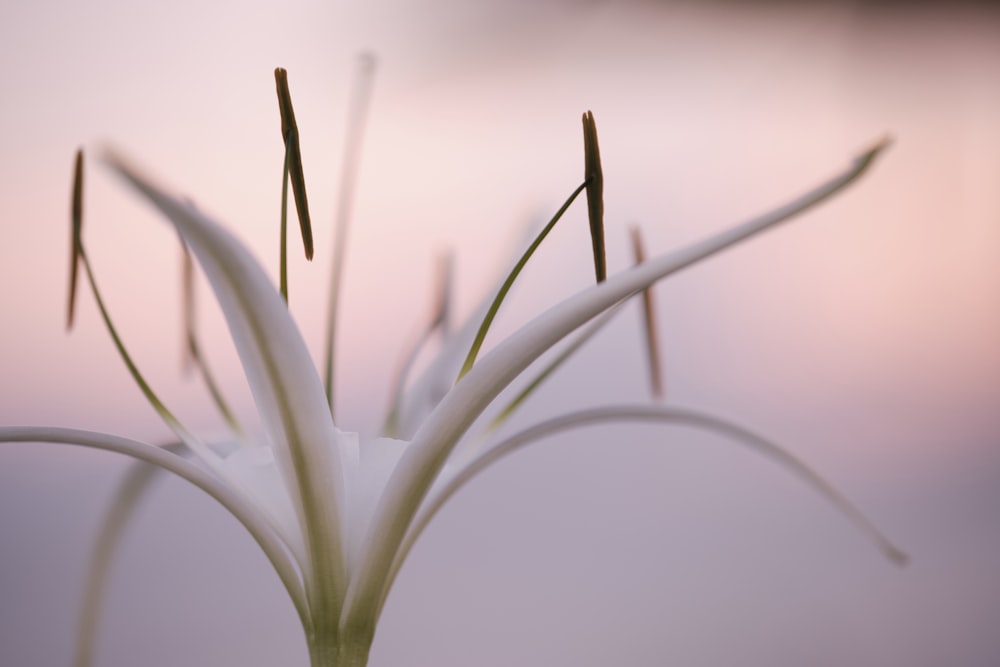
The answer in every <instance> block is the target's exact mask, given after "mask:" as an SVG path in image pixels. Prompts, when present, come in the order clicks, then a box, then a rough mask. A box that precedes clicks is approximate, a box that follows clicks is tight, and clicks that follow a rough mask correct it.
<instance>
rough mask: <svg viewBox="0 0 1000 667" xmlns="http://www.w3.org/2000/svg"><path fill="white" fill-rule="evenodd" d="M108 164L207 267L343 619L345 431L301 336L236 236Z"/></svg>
mask: <svg viewBox="0 0 1000 667" xmlns="http://www.w3.org/2000/svg"><path fill="white" fill-rule="evenodd" d="M106 159H107V162H108V164H109V165H110V166H111V167H112V168H113V169H114V170H115V171H116V172H118V173H119V174H120V175H121V176H123V177H124V178H125V179H126V180H127V181H128V182H129V183H131V184H132V185H133V186H134V187H135V188H136V189H137V190H138V191H139V192H140V193H142V194H143V195H144V196H145V197H146V198H147V199H149V201H150V202H151V203H152V204H154V205H155V206H156V208H158V209H159V210H160V211H161V212H162V213H163V214H164V215H165V216H166V217H167V218H168V219H169V220H170V221H171V222H172V223H173V225H174V227H175V228H176V229H177V231H178V232H179V233H180V234H181V236H182V237H183V238H184V241H185V242H186V243H187V244H188V246H189V247H190V248H191V251H192V252H193V253H194V255H195V257H196V258H197V259H198V261H199V263H200V264H201V266H202V269H203V270H204V271H205V275H206V276H207V277H208V280H209V282H210V284H211V285H212V289H213V290H214V291H215V295H216V298H217V299H218V300H219V305H220V306H221V307H222V310H223V313H224V314H225V317H226V322H227V324H228V325H229V331H230V333H231V335H232V337H233V341H234V342H235V344H236V349H237V352H238V353H239V356H240V361H241V362H242V364H243V369H244V372H245V373H246V375H247V381H248V382H249V384H250V389H251V391H252V392H253V396H254V400H255V402H256V404H257V409H258V410H259V412H260V415H261V420H262V422H263V425H264V428H265V429H266V432H267V435H268V437H269V438H271V441H272V445H273V446H274V452H275V455H276V458H277V461H278V464H279V467H280V470H281V473H282V475H283V477H284V479H285V484H286V486H287V488H288V491H289V492H290V494H291V496H292V500H293V502H294V504H295V510H296V513H297V515H298V520H299V524H300V529H301V532H302V534H303V536H304V538H305V541H306V546H307V549H308V552H309V561H310V563H309V565H310V570H309V572H308V573H307V579H308V580H309V581H310V585H309V586H307V590H308V591H309V593H310V595H311V596H317V599H315V600H311V602H312V605H313V611H314V613H316V614H321V615H323V616H326V615H327V614H332V615H334V616H336V614H337V613H338V612H337V611H336V610H339V607H340V604H339V602H340V599H341V597H342V594H343V590H344V586H345V578H346V573H345V569H344V554H343V545H342V544H341V542H340V525H341V521H342V520H341V517H340V514H339V512H340V510H339V505H340V504H341V503H342V502H343V499H342V487H343V474H342V471H341V466H340V459H339V451H338V447H337V445H336V443H337V440H338V437H339V436H340V432H339V431H338V430H337V429H336V427H335V426H334V424H333V419H332V418H331V416H330V411H329V406H328V405H327V402H326V395H325V393H324V391H323V385H322V383H321V382H320V379H319V375H318V374H317V372H316V368H315V366H314V365H313V362H312V358H311V357H310V355H309V351H308V350H307V349H306V345H305V342H304V341H303V340H302V335H301V334H300V332H299V330H298V328H297V327H296V325H295V323H294V321H293V320H292V318H291V315H290V314H289V312H288V309H287V307H286V305H285V303H284V301H283V300H282V298H281V296H280V295H279V294H278V292H277V290H276V289H275V288H274V285H273V284H272V283H271V281H270V279H269V278H268V277H267V274H266V273H265V272H264V270H263V269H262V268H261V266H260V265H259V264H258V262H257V260H256V259H254V258H253V256H251V255H250V253H249V252H248V251H247V249H246V248H245V247H244V246H243V245H242V244H241V243H240V242H239V241H237V240H236V238H235V237H234V236H233V235H232V234H230V233H229V232H228V231H227V230H225V229H224V228H223V227H222V226H220V225H219V224H217V223H216V222H214V221H212V220H210V219H209V218H208V217H207V216H205V215H204V214H203V213H201V212H200V211H198V210H197V209H195V208H194V207H193V206H192V205H190V204H187V203H185V202H182V201H181V200H180V199H178V198H176V197H174V196H172V195H170V194H168V193H166V192H165V191H164V190H163V189H161V188H159V187H157V186H155V185H153V183H152V182H151V181H150V180H148V179H147V178H145V177H144V176H142V175H141V174H140V172H139V171H138V170H137V169H135V168H134V167H132V166H130V165H128V164H127V163H126V162H125V161H124V160H123V159H122V158H120V157H119V156H116V155H114V154H110V155H108V156H107V158H106Z"/></svg>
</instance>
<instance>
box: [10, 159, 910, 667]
mask: <svg viewBox="0 0 1000 667" xmlns="http://www.w3.org/2000/svg"><path fill="white" fill-rule="evenodd" d="M882 147H883V145H882V144H880V145H878V146H876V147H875V148H873V149H872V150H870V151H868V152H866V153H865V154H863V155H862V156H861V157H859V158H858V159H857V160H856V161H855V162H854V163H853V164H852V165H851V167H850V168H849V169H847V170H846V171H845V172H843V173H842V174H840V175H838V176H836V177H835V178H833V179H831V180H830V181H828V182H827V183H825V184H823V185H821V186H820V187H818V188H816V189H815V190H813V191H811V192H809V193H806V194H805V195H803V196H802V197H800V198H798V199H796V200H794V201H792V202H791V203H789V204H787V205H786V206H783V207H781V208H779V209H777V210H775V211H774V212H772V213H769V214H767V215H764V216H761V217H759V218H756V219H754V220H751V221H749V222H746V223H744V224H742V225H738V226H736V227H733V228H732V229H729V230H727V231H725V232H723V233H720V234H718V235H715V236H712V237H711V238H708V239H706V240H704V241H702V242H700V243H697V244H694V245H692V246H689V247H687V248H683V249H681V250H678V251H676V252H674V253H671V254H668V255H663V256H660V257H657V258H654V259H652V260H650V261H648V262H646V263H644V264H641V265H639V266H637V267H635V268H632V269H629V270H627V271H624V272H621V273H619V274H617V275H613V276H611V277H609V278H608V279H607V280H606V281H605V282H603V283H600V284H598V285H596V286H593V287H590V288H588V289H585V290H583V291H582V292H580V293H579V294H577V295H576V296H573V297H571V298H569V299H567V300H565V301H564V302H562V303H560V304H558V305H556V306H554V307H553V308H551V309H549V310H548V311H546V312H544V313H542V314H541V315H539V316H538V317H537V318H535V319H534V320H533V321H531V322H529V323H528V324H526V325H525V326H523V327H522V328H521V329H520V330H518V331H517V332H515V333H514V334H513V335H511V336H510V337H509V338H507V339H506V340H504V341H502V342H501V343H499V344H498V345H496V346H495V347H494V349H493V350H492V351H491V352H490V353H489V354H486V355H484V356H483V357H482V358H481V359H479V361H478V362H477V363H476V364H475V365H474V366H473V367H472V369H471V371H470V372H468V373H467V374H466V375H465V376H464V377H462V379H461V380H460V381H459V382H457V383H456V384H454V385H451V384H450V378H452V377H454V375H453V374H452V373H454V370H455V368H457V364H456V359H457V361H460V357H455V354H454V353H455V352H456V351H457V352H458V354H459V355H460V354H461V353H462V352H464V350H465V348H466V346H467V344H468V343H467V341H468V340H469V339H470V338H471V335H472V333H474V331H475V325H476V324H477V323H478V322H477V320H476V319H473V320H472V322H471V324H467V325H464V326H462V327H459V329H458V330H457V331H455V332H452V334H451V336H452V337H451V338H449V339H448V340H449V341H451V343H450V344H447V345H445V346H444V351H443V352H442V354H441V356H440V357H439V358H438V359H437V360H436V362H434V363H432V364H431V366H430V369H429V370H428V371H427V373H425V375H424V378H423V379H422V380H419V381H417V382H416V383H414V385H413V387H414V388H413V389H412V390H411V392H410V393H409V394H408V395H406V396H404V398H403V400H402V402H401V404H400V405H401V413H400V415H399V419H400V421H399V424H398V430H397V432H398V433H399V434H400V435H401V436H402V437H404V438H405V440H395V439H390V438H378V439H374V440H371V441H369V442H361V441H359V438H358V436H357V435H356V434H352V433H345V432H342V431H340V430H339V429H338V428H337V427H336V425H335V424H334V421H333V418H332V417H331V411H330V408H329V405H328V402H327V396H326V394H325V391H324V387H323V383H322V382H321V380H320V377H319V374H318V373H317V370H316V368H315V366H314V364H313V361H312V359H311V356H310V353H309V351H308V350H307V349H306V345H305V343H304V341H303V338H302V335H301V334H300V332H299V330H298V328H297V326H296V325H295V323H294V322H293V320H292V318H291V316H290V314H289V311H288V309H287V307H286V304H285V302H284V301H283V299H282V297H281V295H280V294H279V292H278V290H277V289H276V288H275V286H274V285H273V284H272V282H271V281H270V279H269V278H268V277H267V274H266V273H265V271H264V270H263V269H262V267H261V266H260V265H259V264H258V262H257V261H256V259H254V257H253V256H251V254H250V253H249V252H248V251H247V249H246V248H245V247H244V246H243V245H242V244H241V243H240V242H239V241H238V240H237V239H236V238H235V237H234V236H233V235H232V234H231V233H230V232H229V231H227V230H226V229H225V228H224V227H222V226H221V225H219V224H217V223H216V222H214V221H213V220H211V219H209V218H208V217H207V216H205V215H204V214H203V213H201V212H200V211H198V210H197V209H195V208H194V207H193V206H191V205H190V204H188V203H186V202H184V201H183V200H182V199H180V198H178V197H175V196H173V195H171V194H169V193H168V192H167V191H166V190H165V189H163V188H161V187H159V186H157V185H154V184H153V182H152V181H151V180H149V179H148V178H146V177H144V176H143V175H142V174H141V173H140V172H139V171H138V170H137V169H135V168H134V167H132V166H130V165H129V164H127V163H126V162H125V161H124V160H122V159H121V158H120V157H117V156H114V155H111V156H109V157H108V159H107V161H108V163H109V164H110V166H111V167H112V168H113V169H114V170H115V171H117V172H118V173H119V174H121V175H122V176H123V177H124V178H125V179H126V180H127V181H128V182H129V183H131V184H132V185H133V186H134V187H135V188H136V189H138V191H139V192H140V193H142V195H143V196H144V197H145V198H146V199H148V200H149V201H150V202H151V203H152V204H153V205H154V206H156V207H157V208H158V209H159V210H160V211H161V212H162V213H163V214H164V215H165V216H166V217H167V218H168V219H169V220H170V222H171V223H172V224H173V225H174V227H175V228H176V229H177V231H178V232H179V233H180V235H181V236H182V238H183V239H184V241H185V243H186V244H187V245H188V246H189V247H190V248H191V251H192V252H193V253H194V255H195V257H196V258H197V260H198V262H199V263H200V264H201V266H202V268H203V270H204V272H205V274H206V276H207V277H208V280H209V282H210V284H211V286H212V288H213V290H214V293H215V295H216V298H217V299H218V301H219V304H220V306H221V308H222V310H223V313H224V315H225V318H226V321H227V324H228V327H229V331H230V333H231V335H232V338H233V341H234V343H235V345H236V349H237V351H238V353H239V357H240V360H241V363H242V366H243V369H244V371H245V373H246V377H247V381H248V383H249V386H250V388H251V390H252V393H253V397H254V401H255V403H256V407H257V410H258V412H259V414H260V417H261V423H262V427H263V441H262V442H255V443H245V444H244V446H241V447H238V448H236V449H235V450H234V451H231V452H229V453H227V454H224V455H222V454H219V453H217V451H216V450H214V449H213V448H211V447H209V446H208V445H206V444H205V443H203V442H202V441H200V440H199V439H198V438H196V437H195V436H193V435H191V434H190V433H188V432H187V431H185V430H184V429H183V428H182V427H180V426H179V425H177V424H172V425H173V426H175V427H176V428H177V434H178V437H179V438H180V439H181V440H182V441H183V442H184V443H185V444H186V445H188V446H189V447H190V448H191V450H192V451H193V452H194V453H195V454H196V455H197V457H198V458H199V459H200V460H201V461H202V462H203V463H204V464H205V466H206V467H205V468H201V467H198V466H196V465H194V464H192V463H190V462H188V461H186V460H184V459H183V458H181V457H179V456H176V455H174V454H172V453H170V452H168V451H164V450H163V449H161V448H156V447H153V446H149V445H144V444H142V443H137V442H132V441H128V440H125V439H122V438H117V437H115V436H111V435H103V434H92V433H84V432H79V431H72V430H65V429H41V428H12V427H11V428H0V441H24V440H38V441H54V442H67V443H75V444H80V445H86V446H91V447H99V448H104V449H110V450H113V451H119V452H122V453H126V454H128V455H131V456H134V457H136V458H140V459H143V460H145V461H149V462H152V463H154V464H156V465H159V466H162V467H163V468H166V469H168V470H170V471H172V472H174V473H176V474H178V475H181V476H183V477H185V478H186V479H188V480H189V481H191V482H192V483H194V484H196V485H198V486H200V487H201V488H203V489H205V490H206V491H207V492H209V493H210V494H212V495H213V496H214V497H216V498H218V499H219V500H220V502H222V503H223V504H224V505H225V506H226V507H227V508H228V509H229V510H230V511H232V512H233V514H234V515H236V516H237V518H238V519H239V520H240V521H242V522H243V523H244V525H246V526H247V528H248V529H249V530H250V532H251V533H252V534H253V536H254V537H255V538H256V540H257V541H258V542H259V543H260V545H261V547H262V548H263V549H264V551H265V552H266V553H267V556H268V557H269V558H270V560H271V562H272V563H273V564H274V566H275V568H276V570H277V572H278V574H279V576H280V577H281V579H282V582H283V583H284V585H285V586H286V588H287V589H288V591H289V594H290V595H291V597H292V600H293V601H294V603H295V606H296V609H297V610H298V612H299V615H300V617H301V619H302V623H303V627H304V629H305V632H306V636H307V639H308V642H309V646H310V653H311V656H312V660H313V664H314V665H362V664H364V663H365V662H366V660H367V653H368V648H369V645H370V643H371V641H372V637H373V633H374V629H375V624H376V622H377V620H378V616H379V614H380V611H381V609H382V606H383V603H384V601H385V598H386V595H387V594H388V592H389V588H390V586H391V584H392V581H393V579H394V577H395V574H396V572H397V571H398V569H399V567H400V565H401V563H402V561H403V559H404V558H405V557H406V554H407V553H408V551H409V549H410V546H412V544H413V542H414V540H416V538H417V537H418V536H419V534H420V531H421V530H422V528H423V527H424V526H425V525H426V524H427V522H428V521H429V520H430V519H431V517H432V516H433V515H434V513H435V512H436V511H437V509H438V508H439V507H440V506H441V504H442V503H443V502H444V501H445V500H446V499H447V498H448V497H450V495H451V494H452V493H454V491H455V490H456V489H457V488H458V486H460V485H461V484H463V483H464V482H465V481H467V480H468V479H469V478H471V477H472V476H473V475H474V474H475V473H476V472H478V471H479V470H481V469H483V468H484V467H486V466H487V465H489V464H490V463H491V462H492V461H494V460H496V459H497V458H499V457H500V456H502V455H504V454H506V453H507V452H509V451H512V450H513V449H515V448H517V447H519V446H521V445H523V444H525V443H526V442H530V441H533V440H535V439H537V438H539V437H542V436H543V435H545V434H546V433H548V432H550V431H552V430H555V429H559V428H569V427H573V426H577V425H581V424H584V423H588V422H590V421H594V420H601V419H657V420H660V421H687V422H689V423H693V424H696V425H700V426H702V427H708V428H715V429H719V430H723V431H725V432H727V433H728V434H729V435H732V436H735V437H738V438H740V439H742V440H744V441H747V442H749V443H750V444H753V445H754V446H758V447H760V448H762V449H764V450H766V451H767V452H768V453H771V454H775V452H778V454H777V455H779V456H783V457H785V459H783V460H784V462H785V463H786V464H788V465H790V466H791V467H792V468H793V469H795V470H796V471H797V472H799V473H802V474H803V475H805V476H806V477H807V478H808V479H809V481H810V482H811V483H813V484H815V485H816V486H818V487H819V488H820V490H821V491H823V492H824V493H827V494H828V495H830V496H831V498H833V500H834V501H835V502H837V503H838V504H839V505H840V506H841V507H847V506H846V504H845V503H844V502H843V501H842V499H840V498H839V497H838V496H836V494H835V493H834V492H833V491H832V490H831V489H829V488H828V487H826V486H824V484H823V483H822V481H821V480H819V481H817V480H818V478H814V477H812V473H811V472H809V471H808V469H806V468H804V467H803V466H801V464H799V463H798V462H796V461H794V459H790V457H788V455H787V454H784V453H783V452H782V451H781V450H778V449H777V448H776V447H774V446H773V445H770V444H768V443H766V441H763V440H760V439H756V440H755V439H754V438H755V436H753V435H752V434H748V433H746V432H745V431H741V430H739V429H737V428H735V427H732V426H730V425H727V424H725V423H724V422H721V421H719V420H715V419H713V418H709V417H705V416H702V415H697V414H695V413H689V412H685V411H683V410H680V409H679V408H669V409H668V408H665V407H662V406H660V407H655V406H647V407H646V408H644V409H643V408H635V407H634V406H632V407H620V408H606V409H604V411H603V412H602V411H589V412H585V413H580V414H578V415H570V416H565V417H563V418H561V420H553V421H552V422H549V423H546V424H543V425H539V426H538V427H536V428H535V429H533V430H529V431H525V432H524V433H522V434H519V435H515V436H514V437H513V438H511V439H510V440H509V441H506V442H503V443H496V445H495V446H494V447H493V448H492V449H487V450H486V451H485V452H484V453H483V454H482V455H481V456H479V457H476V458H473V459H472V460H471V461H468V462H467V465H466V466H465V467H464V468H460V469H454V470H452V472H451V474H449V475H447V476H442V471H443V470H444V466H445V465H446V462H448V461H449V456H450V455H451V453H452V452H453V450H454V448H455V446H456V444H457V443H459V441H460V440H461V439H462V438H463V436H465V435H466V432H467V430H468V429H469V428H470V426H472V425H473V423H474V422H475V421H476V420H477V418H479V417H480V415H482V414H483V412H484V410H486V409H487V408H488V407H489V406H490V405H491V403H492V402H493V401H494V399H495V398H496V397H497V396H498V395H499V394H500V392H502V391H503V390H504V389H505V388H506V387H507V386H508V385H509V384H510V383H511V382H512V381H513V380H515V379H516V378H517V377H518V376H519V375H521V374H522V373H523V372H524V371H525V369H527V368H528V366H529V365H530V364H531V363H532V362H533V361H535V360H536V359H537V358H538V357H539V356H541V355H542V354H543V353H545V352H546V351H547V350H549V349H550V348H552V347H553V346H554V345H556V344H557V343H559V341H561V340H562V339H563V338H564V337H565V336H567V335H568V334H570V333H572V332H573V331H574V330H576V329H577V328H578V327H580V326H582V325H584V324H586V323H587V322H589V321H591V320H592V319H593V318H595V317H597V316H599V315H601V314H602V313H605V312H606V311H608V310H609V309H611V308H614V307H615V306H616V305H617V304H619V303H621V302H622V301H623V300H625V299H628V298H629V297H630V296H632V295H634V294H636V293H638V292H640V291H642V290H643V289H644V288H646V287H648V286H649V285H651V284H653V283H654V282H656V281H657V280H660V279H661V278H663V277H665V276H667V275H670V274H671V273H673V272H675V271H678V270H680V269H683V268H685V267H687V266H689V265H691V264H694V263H695V262H698V261H700V260H702V259H704V258H706V257H709V256H711V255H712V254H714V253H716V252H718V251H720V250H723V249H725V248H727V247H729V246H731V245H733V244H735V243H737V242H739V241H741V240H744V239H746V238H748V237H750V236H752V235H754V234H756V233H758V232H761V231H763V230H766V229H768V228H770V227H772V226H774V225H776V224H778V223H780V222H782V221H784V220H786V219H788V218H790V217H792V216H794V215H796V214H797V213H799V212H801V211H803V210H804V209H806V208H809V207H810V206H812V205H814V204H816V203H817V202H819V201H822V200H823V199H825V198H826V197H828V196H830V195H832V194H834V193H835V192H837V191H839V190H840V189H841V188H843V187H844V186H846V185H847V184H849V183H851V182H852V181H853V180H854V179H856V178H857V177H858V176H859V175H860V174H861V173H862V172H863V171H864V170H865V169H866V168H867V166H868V165H869V164H870V163H871V161H872V160H873V159H874V157H875V156H876V154H877V153H878V152H879V150H881V148H882ZM453 357H455V358H453ZM445 373H447V374H448V375H447V377H448V378H449V382H448V383H445V384H444V385H442V383H441V378H442V377H445V375H444V374H445ZM442 392H443V395H442ZM761 443H763V444H761ZM848 511H849V512H852V511H853V510H851V509H849V508H848ZM853 518H855V519H856V520H859V521H863V519H860V518H859V517H853ZM865 525H866V526H867V524H865ZM869 528H870V527H867V528H866V529H869ZM875 535H876V539H878V540H882V538H881V536H878V535H877V533H876V534H875ZM883 547H884V548H885V549H887V550H889V549H891V546H888V545H886V544H883Z"/></svg>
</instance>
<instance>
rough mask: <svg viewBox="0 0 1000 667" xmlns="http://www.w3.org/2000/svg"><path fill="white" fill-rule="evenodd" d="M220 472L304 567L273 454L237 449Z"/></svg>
mask: <svg viewBox="0 0 1000 667" xmlns="http://www.w3.org/2000/svg"><path fill="white" fill-rule="evenodd" d="M221 472H222V473H223V474H225V476H226V479H227V480H229V481H230V482H232V483H233V485H234V486H236V487H237V488H238V489H240V490H241V491H242V492H243V493H244V494H245V495H246V496H247V497H248V498H249V499H250V501H251V502H252V503H253V504H254V505H255V506H256V507H257V508H258V509H259V510H260V511H261V513H262V514H264V515H265V516H267V518H268V522H269V523H270V524H271V525H272V526H273V527H274V529H275V530H276V531H277V532H278V533H279V534H280V535H281V536H282V538H283V539H284V540H285V542H287V543H288V545H289V548H290V549H291V551H292V553H293V554H294V555H295V558H296V559H297V560H298V561H299V563H300V565H301V566H302V567H303V568H305V567H307V565H308V563H309V558H308V555H307V553H308V552H307V551H306V545H305V539H304V537H303V536H302V529H301V528H300V527H299V522H298V517H297V516H296V514H295V507H294V505H293V503H292V498H291V496H290V495H289V494H288V489H286V488H285V483H284V480H283V479H282V475H281V471H280V470H279V469H278V464H277V461H275V458H274V451H273V450H272V449H271V448H270V447H240V448H239V449H237V450H235V451H234V452H233V453H231V454H230V455H229V456H227V457H226V458H225V459H224V460H223V461H222V466H221Z"/></svg>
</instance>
